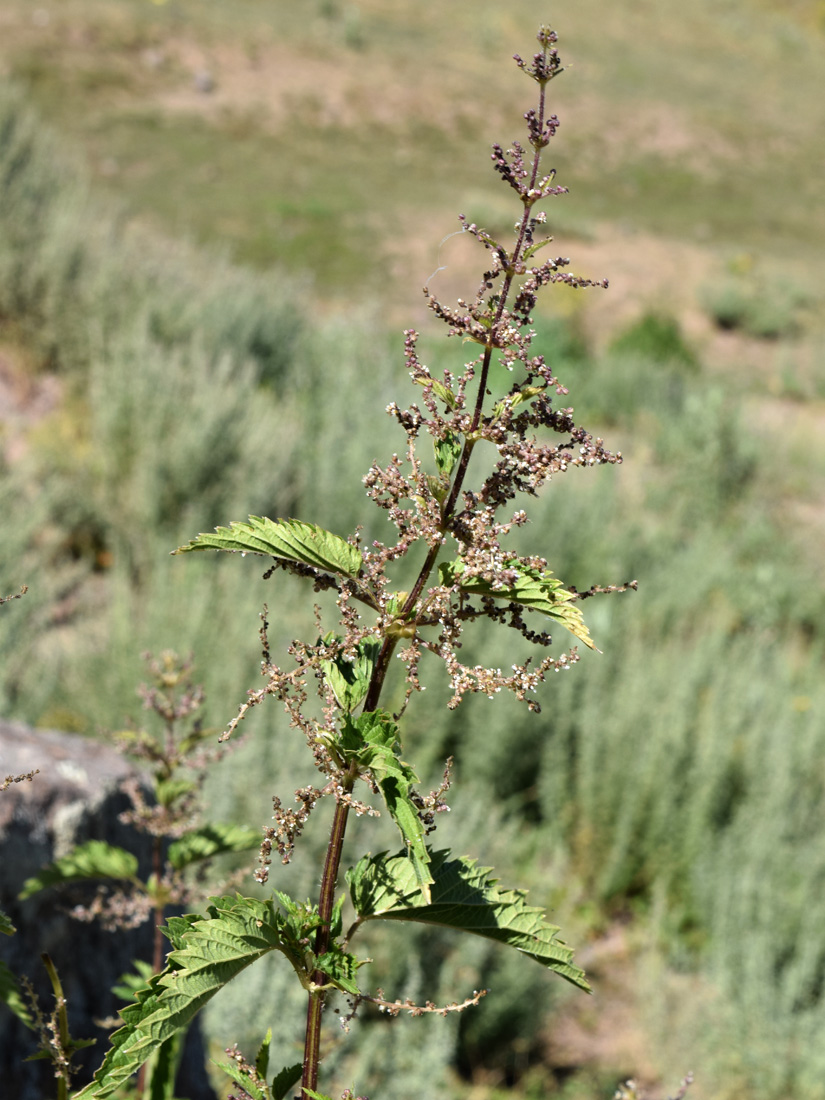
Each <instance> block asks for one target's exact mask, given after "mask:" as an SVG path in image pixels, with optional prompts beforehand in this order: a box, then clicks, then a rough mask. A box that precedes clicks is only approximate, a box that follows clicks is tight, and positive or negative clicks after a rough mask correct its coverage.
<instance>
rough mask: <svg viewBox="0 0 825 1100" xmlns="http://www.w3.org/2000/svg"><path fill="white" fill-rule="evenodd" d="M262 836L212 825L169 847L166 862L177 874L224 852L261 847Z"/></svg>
mask: <svg viewBox="0 0 825 1100" xmlns="http://www.w3.org/2000/svg"><path fill="white" fill-rule="evenodd" d="M260 843H261V834H260V832H259V831H258V830H257V829H249V828H247V827H246V826H245V825H224V824H221V823H220V822H213V823H212V824H210V825H201V827H200V828H198V829H193V830H192V831H191V832H189V833H186V834H185V835H184V836H182V837H181V838H180V840H176V841H174V843H172V844H170V845H169V851H168V852H167V853H166V858H167V859H168V860H169V862H170V863H171V864H172V866H173V867H174V868H175V870H177V871H181V870H183V868H184V867H188V866H189V865H190V864H192V863H197V862H198V861H199V860H202V859H211V858H212V857H213V856H218V855H221V854H222V853H224V852H248V851H249V850H250V849H252V848H257V847H259V845H260Z"/></svg>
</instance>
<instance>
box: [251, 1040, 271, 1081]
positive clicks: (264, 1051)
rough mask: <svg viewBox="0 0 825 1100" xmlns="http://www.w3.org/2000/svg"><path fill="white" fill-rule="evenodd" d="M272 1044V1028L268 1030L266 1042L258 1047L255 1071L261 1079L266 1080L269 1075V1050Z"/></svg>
mask: <svg viewBox="0 0 825 1100" xmlns="http://www.w3.org/2000/svg"><path fill="white" fill-rule="evenodd" d="M271 1044H272V1028H271V1027H270V1028H267V1031H266V1035H265V1036H264V1041H263V1042H262V1043H261V1045H260V1046H259V1047H258V1053H257V1054H256V1055H255V1070H256V1072H257V1073H258V1076H259V1077H263V1078H266V1075H267V1074H268V1073H269V1048H270V1046H271Z"/></svg>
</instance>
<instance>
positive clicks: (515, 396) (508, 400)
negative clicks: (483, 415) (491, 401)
mask: <svg viewBox="0 0 825 1100" xmlns="http://www.w3.org/2000/svg"><path fill="white" fill-rule="evenodd" d="M544 390H545V387H544V386H522V388H521V389H520V390H516V392H515V393H509V394H508V395H507V396H506V397H505V398H504V400H503V401H499V402H497V404H496V405H495V406H494V408H493V416H494V417H498V416H501V414H502V413H503V412H504V409H505V407H506V406H507V405H509V407H510V408H511V409H516V408H518V406H519V405H521V404H522V403H523V402H524V401H529V400H530V398H531V397H536V396H537V395H538V394H540V393H543V392H544Z"/></svg>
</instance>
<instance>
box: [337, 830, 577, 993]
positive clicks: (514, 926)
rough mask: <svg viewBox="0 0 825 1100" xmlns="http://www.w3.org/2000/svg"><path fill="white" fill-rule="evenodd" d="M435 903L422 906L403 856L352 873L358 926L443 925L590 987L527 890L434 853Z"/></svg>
mask: <svg viewBox="0 0 825 1100" xmlns="http://www.w3.org/2000/svg"><path fill="white" fill-rule="evenodd" d="M430 870H431V872H432V876H433V883H432V891H431V894H432V900H431V902H430V904H428V905H425V904H422V901H421V893H420V891H419V889H418V883H417V881H416V879H415V875H414V873H413V871H412V868H411V867H410V862H409V860H408V859H406V857H405V856H404V855H394V856H390V855H387V853H386V852H384V853H382V854H380V855H377V856H365V857H364V858H363V859H362V860H360V861H359V862H358V863H357V864H356V866H355V867H353V868H352V869H351V870H350V871H348V872H347V882H348V883H349V888H350V897H351V899H352V903H353V905H354V906H355V910H356V912H357V913H358V917H359V920H362V921H365V920H406V921H419V922H422V923H424V924H439V925H443V926H444V927H446V928H456V929H459V930H460V931H463V932H472V933H473V934H474V935H476V936H483V937H485V938H486V939H491V940H497V941H498V942H500V943H504V944H506V945H508V946H509V947H514V948H515V949H516V950H517V951H520V952H521V953H522V954H524V955H527V956H529V957H530V958H532V959H535V960H536V962H538V963H541V965H542V966H546V967H547V968H548V969H550V970H553V971H555V972H556V973H557V974H560V975H561V976H562V977H563V978H566V979H567V980H568V981H569V982H572V983H573V984H574V985H577V986H579V988H580V989H585V990H587V991H588V992H589V991H590V987H589V985H588V984H587V981H586V979H585V976H584V972H583V971H582V970H580V969H579V968H578V967H577V966H574V965H573V963H572V961H571V960H572V958H573V952H572V950H571V949H570V948H569V947H567V946H566V945H565V944H564V943H563V942H562V941H561V940H558V939H557V938H556V937H557V934H558V932H559V929H558V928H557V927H556V926H555V925H552V924H548V923H547V922H546V921H545V919H544V913H543V911H542V910H541V909H538V908H536V907H535V906H532V905H528V904H527V902H526V901H525V897H526V892H525V891H524V890H507V889H505V888H504V887H501V886H499V885H498V881H497V880H496V879H494V878H490V877H489V874H490V868H489V867H477V866H476V861H475V860H471V859H466V858H463V859H451V858H450V853H449V851H441V852H430Z"/></svg>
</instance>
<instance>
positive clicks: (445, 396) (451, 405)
mask: <svg viewBox="0 0 825 1100" xmlns="http://www.w3.org/2000/svg"><path fill="white" fill-rule="evenodd" d="M415 381H416V382H417V383H418V385H419V386H430V385H431V386H432V388H433V393H434V394H435V395H436V397H437V398H438V399H439V401H442V402H443V403H444V404H445V405H446V406H447V408H448V409H455V407H456V406H457V405H458V398H457V397H456V395H455V394H454V393H453V391H452V390H449V389H447V387H446V386H445V385H444V383H443V382H439V381H437V379H435V378H416V379H415Z"/></svg>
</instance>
